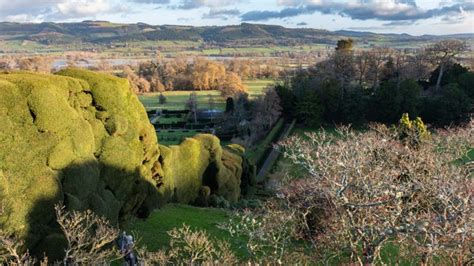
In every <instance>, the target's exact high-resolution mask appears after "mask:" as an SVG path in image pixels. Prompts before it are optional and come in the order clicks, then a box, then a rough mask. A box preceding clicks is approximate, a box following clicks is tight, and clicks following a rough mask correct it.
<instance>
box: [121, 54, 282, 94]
mask: <svg viewBox="0 0 474 266" xmlns="http://www.w3.org/2000/svg"><path fill="white" fill-rule="evenodd" d="M279 73H280V70H279V69H278V68H277V67H275V65H270V64H265V63H262V62H260V63H255V62H253V61H251V60H237V59H235V60H230V61H215V60H208V59H204V58H199V57H197V58H185V57H177V58H175V59H170V60H163V59H161V58H158V59H156V60H151V61H147V62H143V63H140V64H139V65H138V67H136V68H133V67H131V66H125V67H124V68H123V76H124V77H125V78H127V79H128V80H129V81H130V83H131V84H132V87H133V88H134V90H135V91H136V92H137V93H147V92H163V91H172V90H200V91H201V90H219V91H221V93H222V95H223V96H224V97H231V96H234V95H236V94H238V93H242V92H246V91H247V90H246V88H245V86H244V85H243V84H242V80H243V79H255V78H276V77H278V76H279Z"/></svg>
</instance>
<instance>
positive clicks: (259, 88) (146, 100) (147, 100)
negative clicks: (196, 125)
mask: <svg viewBox="0 0 474 266" xmlns="http://www.w3.org/2000/svg"><path fill="white" fill-rule="evenodd" d="M274 82H275V81H274V80H271V79H259V80H247V81H244V84H245V86H247V88H248V93H249V95H250V98H255V97H258V96H259V95H262V94H263V89H264V88H265V87H266V86H268V85H270V84H273V83H274ZM190 93H191V91H166V92H163V95H165V97H166V99H167V102H166V103H165V104H160V103H159V100H158V97H159V95H160V94H159V93H148V94H145V95H140V96H139V99H140V101H141V102H142V103H143V105H145V107H146V109H147V110H151V109H157V108H161V109H168V110H183V109H184V108H185V104H186V101H187V100H188V99H189V94H190ZM196 94H197V96H198V108H199V109H210V108H211V107H212V106H210V104H209V100H210V99H211V98H212V100H213V101H214V106H213V108H214V109H220V110H224V109H225V99H224V98H223V97H222V96H221V94H220V92H219V91H215V90H214V91H196Z"/></svg>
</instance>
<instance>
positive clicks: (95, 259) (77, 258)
mask: <svg viewBox="0 0 474 266" xmlns="http://www.w3.org/2000/svg"><path fill="white" fill-rule="evenodd" d="M55 210H56V219H57V222H58V224H59V227H60V228H61V230H62V231H63V233H64V236H65V238H66V240H67V243H68V246H67V248H66V250H65V253H66V254H65V257H64V263H65V264H69V263H73V264H74V265H77V264H91V263H94V264H97V263H105V262H110V261H112V260H113V259H118V258H120V257H121V256H120V254H119V252H118V251H117V249H116V248H115V246H114V244H113V242H114V241H115V240H116V239H117V237H118V235H119V230H118V229H117V228H116V227H114V226H112V225H111V224H110V223H109V221H107V220H106V219H105V218H102V217H99V216H97V215H96V214H95V213H93V212H92V211H90V210H87V211H85V212H78V211H67V210H66V209H65V207H64V205H61V204H58V205H56V206H55Z"/></svg>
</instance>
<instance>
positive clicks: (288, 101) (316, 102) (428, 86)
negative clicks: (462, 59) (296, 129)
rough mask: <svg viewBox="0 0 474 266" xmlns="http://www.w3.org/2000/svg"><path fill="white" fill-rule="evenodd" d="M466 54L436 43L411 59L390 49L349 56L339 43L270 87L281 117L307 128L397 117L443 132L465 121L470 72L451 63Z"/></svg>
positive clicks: (471, 98) (346, 45)
mask: <svg viewBox="0 0 474 266" xmlns="http://www.w3.org/2000/svg"><path fill="white" fill-rule="evenodd" d="M466 49H467V47H466V45H465V44H464V43H463V42H460V41H442V42H439V43H436V44H434V45H431V46H429V47H427V48H426V49H424V50H421V51H419V52H416V53H408V52H406V51H403V50H394V49H390V48H374V49H371V50H368V51H355V50H354V49H353V41H352V40H350V39H348V40H341V41H339V42H338V46H337V47H336V50H335V51H334V53H333V54H332V56H331V57H330V58H329V59H328V60H326V61H324V62H322V63H318V64H316V65H314V66H313V67H310V68H308V69H303V70H299V71H297V72H296V73H295V74H294V75H292V76H289V77H287V78H286V79H285V81H284V82H282V83H280V84H279V85H277V86H276V90H277V91H278V94H279V96H280V98H281V100H282V106H283V113H284V115H285V116H288V117H295V118H297V119H298V120H299V121H300V122H302V123H305V124H306V125H308V126H319V125H322V124H329V125H331V124H332V125H333V124H353V125H362V124H365V123H367V122H371V121H374V122H382V123H395V122H397V121H398V119H399V118H400V116H401V115H402V114H403V113H409V114H410V116H412V117H416V116H421V117H423V119H424V120H425V121H426V122H427V123H430V124H433V125H437V126H446V125H449V124H451V123H461V122H465V121H467V120H468V119H469V116H470V114H471V113H472V111H473V103H474V86H473V85H472V84H473V82H474V72H472V70H470V69H469V68H468V67H465V66H463V65H460V64H459V63H457V61H456V59H457V56H458V55H459V54H461V53H462V52H463V51H465V50H466Z"/></svg>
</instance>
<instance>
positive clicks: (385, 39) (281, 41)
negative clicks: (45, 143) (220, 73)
mask: <svg viewBox="0 0 474 266" xmlns="http://www.w3.org/2000/svg"><path fill="white" fill-rule="evenodd" d="M347 37H351V38H354V39H355V40H356V42H357V43H359V44H370V43H388V44H390V45H398V46H411V45H416V44H417V43H419V42H426V41H430V40H433V41H434V40H437V39H442V38H447V37H449V38H457V39H466V40H472V39H473V38H474V34H456V35H450V36H434V35H423V36H411V35H408V34H377V33H372V32H356V31H334V32H331V31H327V30H321V29H310V28H298V29H290V28H285V27H282V26H275V25H260V24H249V23H242V24H240V25H231V26H220V27H217V26H207V27H192V26H176V25H159V26H156V25H148V24H145V23H136V24H117V23H111V22H107V21H83V22H79V23H51V22H45V23H39V24H33V23H12V22H0V50H1V44H2V42H4V43H9V44H10V45H19V44H22V43H23V44H24V43H25V42H26V43H28V42H32V43H34V44H36V45H40V46H41V45H76V46H77V45H78V44H84V45H110V44H119V43H130V42H132V43H133V42H144V41H151V42H154V41H191V42H200V43H203V44H205V45H210V46H216V47H236V46H238V47H249V46H253V45H284V46H292V45H302V44H331V45H333V44H334V43H335V41H337V40H338V39H341V38H347Z"/></svg>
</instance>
